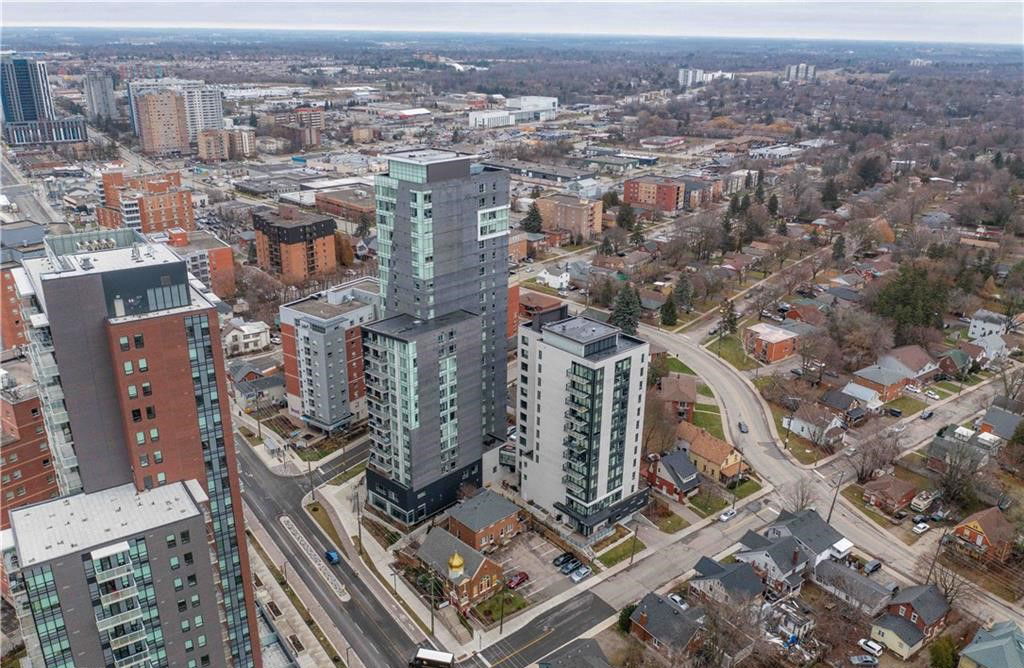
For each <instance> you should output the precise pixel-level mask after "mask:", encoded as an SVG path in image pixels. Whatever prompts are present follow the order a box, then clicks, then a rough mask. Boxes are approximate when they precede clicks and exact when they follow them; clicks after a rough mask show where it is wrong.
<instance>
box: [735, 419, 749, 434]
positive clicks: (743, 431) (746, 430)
mask: <svg viewBox="0 0 1024 668" xmlns="http://www.w3.org/2000/svg"><path fill="white" fill-rule="evenodd" d="M736 426H737V427H739V429H740V433H741V434H748V433H750V427H748V426H747V423H746V422H744V421H743V420H740V421H739V422H738V423H737V424H736Z"/></svg>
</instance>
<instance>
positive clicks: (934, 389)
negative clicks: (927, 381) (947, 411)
mask: <svg viewBox="0 0 1024 668" xmlns="http://www.w3.org/2000/svg"><path fill="white" fill-rule="evenodd" d="M931 389H932V392H934V393H935V394H937V395H939V399H945V398H946V397H948V396H949V395H950V394H954V392H948V391H946V390H944V389H942V388H941V387H934V386H933V387H932V388H931Z"/></svg>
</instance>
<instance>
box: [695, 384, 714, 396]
mask: <svg viewBox="0 0 1024 668" xmlns="http://www.w3.org/2000/svg"><path fill="white" fill-rule="evenodd" d="M697 394H699V395H700V396H702V397H711V398H712V399H714V398H715V392H714V390H712V389H711V388H710V387H708V386H707V385H705V384H704V383H699V384H698V385H697Z"/></svg>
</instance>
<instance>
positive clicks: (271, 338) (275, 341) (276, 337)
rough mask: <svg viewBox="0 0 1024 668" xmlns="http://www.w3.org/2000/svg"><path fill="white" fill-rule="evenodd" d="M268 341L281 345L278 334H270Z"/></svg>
mask: <svg viewBox="0 0 1024 668" xmlns="http://www.w3.org/2000/svg"><path fill="white" fill-rule="evenodd" d="M270 342H271V343H273V344H274V345H275V346H279V345H281V337H280V336H272V337H270Z"/></svg>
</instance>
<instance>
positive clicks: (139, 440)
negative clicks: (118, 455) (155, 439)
mask: <svg viewBox="0 0 1024 668" xmlns="http://www.w3.org/2000/svg"><path fill="white" fill-rule="evenodd" d="M145 442H146V432H144V431H137V432H135V445H142V444H143V443H145Z"/></svg>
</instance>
